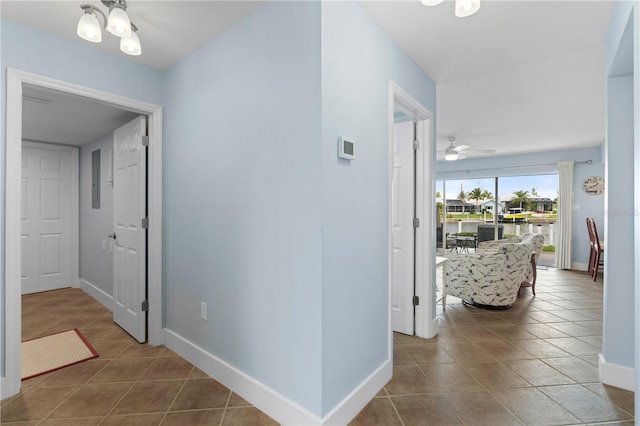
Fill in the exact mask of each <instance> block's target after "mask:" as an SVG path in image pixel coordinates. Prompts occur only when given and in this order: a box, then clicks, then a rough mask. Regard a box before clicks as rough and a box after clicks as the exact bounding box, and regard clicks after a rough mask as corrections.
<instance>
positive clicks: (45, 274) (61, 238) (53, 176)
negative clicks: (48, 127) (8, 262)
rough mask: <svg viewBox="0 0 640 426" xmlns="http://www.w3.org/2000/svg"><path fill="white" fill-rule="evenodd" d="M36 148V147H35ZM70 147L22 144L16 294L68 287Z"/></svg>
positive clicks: (69, 273) (70, 191) (69, 274)
mask: <svg viewBox="0 0 640 426" xmlns="http://www.w3.org/2000/svg"><path fill="white" fill-rule="evenodd" d="M36 146H37V147H36ZM75 159H76V156H75V155H74V148H62V147H54V146H49V147H47V146H46V145H40V144H37V145H36V144H30V145H29V147H27V146H26V144H25V147H23V148H22V192H21V195H22V213H21V214H22V217H21V219H22V220H21V250H22V255H21V278H22V294H28V293H35V292H41V291H48V290H54V289H58V288H64V287H70V286H71V284H72V283H71V221H72V220H71V218H72V212H71V204H72V199H71V194H72V187H71V185H72V182H71V181H72V168H73V167H75V164H74V161H75Z"/></svg>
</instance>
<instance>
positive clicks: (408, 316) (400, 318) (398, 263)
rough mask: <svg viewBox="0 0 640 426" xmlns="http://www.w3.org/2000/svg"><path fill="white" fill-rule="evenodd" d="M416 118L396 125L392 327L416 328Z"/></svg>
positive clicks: (408, 331)
mask: <svg viewBox="0 0 640 426" xmlns="http://www.w3.org/2000/svg"><path fill="white" fill-rule="evenodd" d="M413 132H414V129H413V122H405V123H398V124H395V125H394V132H393V179H392V189H391V198H392V199H391V202H392V213H391V214H392V217H391V221H392V224H393V259H392V262H393V264H392V265H391V268H392V280H393V282H392V283H391V326H392V329H393V331H397V332H399V333H404V334H409V335H413V332H414V329H413V327H414V308H413V295H414V292H415V289H414V249H415V247H414V239H415V232H414V227H413V218H414V213H415V193H414V188H415V170H414V169H415V163H414V158H415V154H414V152H415V151H414V150H413V140H414V137H413Z"/></svg>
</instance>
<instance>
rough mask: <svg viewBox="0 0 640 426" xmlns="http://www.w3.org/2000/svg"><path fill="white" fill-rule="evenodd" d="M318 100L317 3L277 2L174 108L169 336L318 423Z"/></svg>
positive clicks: (191, 70) (192, 78) (169, 138)
mask: <svg viewBox="0 0 640 426" xmlns="http://www.w3.org/2000/svg"><path fill="white" fill-rule="evenodd" d="M320 86H321V82H320V5H319V3H316V2H269V3H267V4H266V5H264V6H262V7H261V8H259V9H257V10H256V11H255V12H253V13H252V14H251V15H249V16H248V17H246V18H245V19H243V20H242V21H240V22H239V23H237V24H236V25H234V26H233V27H231V28H230V29H229V30H227V31H225V32H224V33H223V34H221V35H220V36H219V37H217V38H216V39H214V40H212V41H211V42H209V43H208V44H206V45H205V46H203V47H202V48H200V49H199V50H197V51H196V52H194V53H193V54H191V55H189V56H188V57H187V58H186V59H184V60H183V61H181V62H180V63H179V64H177V65H176V66H174V67H173V68H171V69H170V70H169V71H168V72H167V74H166V78H165V84H164V94H165V96H164V101H163V104H164V106H165V116H164V117H165V121H164V124H165V126H164V130H165V133H164V138H165V139H164V188H163V191H164V207H163V212H164V247H165V253H164V278H165V281H164V285H165V294H164V296H165V326H166V327H167V328H168V329H170V330H172V331H174V332H176V333H178V334H179V335H180V336H182V337H184V338H185V339H187V340H189V341H191V342H192V343H195V344H196V345H198V346H199V347H201V348H203V349H205V350H206V351H208V352H210V353H211V354H213V355H215V356H216V357H218V358H221V359H222V360H224V361H226V362H228V363H229V364H231V365H233V366H234V367H236V368H238V369H239V370H241V371H242V372H243V373H245V374H247V375H249V376H251V377H253V378H254V379H256V380H258V381H260V382H261V383H263V384H264V385H266V386H268V387H270V388H271V389H274V390H275V391H276V392H278V393H280V394H281V395H284V396H286V397H288V398H289V399H291V400H292V401H294V402H295V403H297V404H299V405H300V406H302V407H305V408H306V409H308V410H309V411H310V412H312V413H314V414H315V415H317V416H320V412H321V408H320V390H321V377H320V372H321V355H322V352H321V340H320V327H321V322H320V321H321V319H320V315H321V311H320V309H321V297H320V295H321V293H320V290H321V228H320V225H321V223H320V217H321V216H320V215H321V211H322V205H321V201H322V200H321V199H320V197H319V194H320V188H321V187H320V179H321V161H320V160H321V159H320ZM201 301H203V302H206V303H208V305H209V319H208V322H204V321H202V320H201V319H200V302H201Z"/></svg>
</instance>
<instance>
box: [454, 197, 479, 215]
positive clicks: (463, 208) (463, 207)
mask: <svg viewBox="0 0 640 426" xmlns="http://www.w3.org/2000/svg"><path fill="white" fill-rule="evenodd" d="M475 211H476V205H475V204H471V203H463V202H462V201H460V200H458V199H457V198H456V199H455V200H447V213H464V212H469V213H473V212H475Z"/></svg>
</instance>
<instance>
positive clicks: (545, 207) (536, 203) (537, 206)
mask: <svg viewBox="0 0 640 426" xmlns="http://www.w3.org/2000/svg"><path fill="white" fill-rule="evenodd" d="M529 202H531V203H532V204H533V210H535V211H544V212H550V211H552V210H553V201H552V200H551V199H549V198H529Z"/></svg>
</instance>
